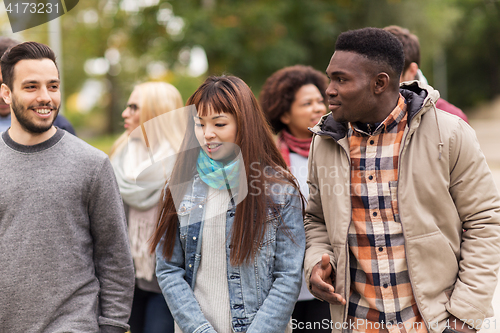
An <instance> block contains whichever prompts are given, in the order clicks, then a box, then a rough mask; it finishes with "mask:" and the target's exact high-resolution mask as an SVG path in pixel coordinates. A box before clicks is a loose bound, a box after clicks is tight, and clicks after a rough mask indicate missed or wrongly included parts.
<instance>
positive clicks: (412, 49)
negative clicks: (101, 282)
mask: <svg viewBox="0 0 500 333" xmlns="http://www.w3.org/2000/svg"><path fill="white" fill-rule="evenodd" d="M384 30H385V31H389V32H390V33H391V34H393V35H394V36H396V38H397V39H399V41H400V42H401V44H403V50H404V53H405V66H404V68H403V73H404V72H406V70H407V69H408V67H410V64H411V63H412V62H414V63H416V64H417V65H418V66H419V67H420V43H419V41H418V37H417V36H415V35H414V34H412V33H411V32H410V30H408V29H405V28H402V27H400V26H397V25H390V26H388V27H385V28H384Z"/></svg>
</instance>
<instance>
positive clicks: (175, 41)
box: [63, 0, 500, 132]
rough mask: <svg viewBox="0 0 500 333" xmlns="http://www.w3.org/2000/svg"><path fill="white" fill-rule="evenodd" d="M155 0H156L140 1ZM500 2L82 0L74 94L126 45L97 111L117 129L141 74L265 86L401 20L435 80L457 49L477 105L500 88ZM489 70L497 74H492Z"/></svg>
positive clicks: (456, 59) (75, 32)
mask: <svg viewBox="0 0 500 333" xmlns="http://www.w3.org/2000/svg"><path fill="white" fill-rule="evenodd" d="M146 2H147V3H149V4H153V5H144V6H142V7H141V5H140V3H146ZM127 3H128V5H131V3H132V4H133V3H136V5H135V6H136V8H135V10H134V8H132V9H130V8H128V9H127V8H126V7H127V6H126V4H127ZM498 6H499V4H498V1H494V0H484V1H479V0H460V1H457V0H420V1H413V0H251V1H249V0H170V1H167V0H158V1H154V0H148V1H146V0H134V1H130V0H128V1H127V0H87V1H85V2H82V1H80V4H79V5H78V6H77V8H75V10H73V11H72V12H70V13H69V14H67V15H64V17H63V25H64V36H65V37H64V42H63V46H64V54H65V57H66V58H67V59H66V60H65V62H64V64H65V68H64V72H65V77H66V95H67V96H70V95H72V94H75V93H76V92H78V91H79V90H80V89H81V87H82V84H83V82H84V80H86V79H87V78H88V77H89V74H88V73H86V72H85V71H84V69H83V67H84V66H83V64H84V63H85V61H86V60H87V59H89V58H99V57H105V55H106V54H107V51H109V50H110V49H113V50H117V51H118V52H119V54H120V61H119V62H118V63H116V64H113V65H111V66H110V70H109V71H108V73H107V74H105V75H100V76H99V75H97V77H98V79H100V80H103V81H104V82H106V87H108V88H107V92H106V94H105V97H104V98H103V99H102V100H101V103H99V104H98V105H97V106H96V107H95V109H96V111H94V113H93V114H94V115H96V116H95V117H96V119H101V118H102V114H106V115H107V116H106V117H105V118H104V119H101V120H102V122H107V123H108V124H109V126H107V127H106V130H107V131H108V132H111V131H117V130H118V129H119V119H120V116H119V115H120V113H121V111H122V109H123V107H124V105H125V102H126V99H127V97H128V95H129V93H130V91H131V89H132V87H133V85H134V84H135V83H137V82H140V81H145V80H151V79H156V80H166V81H168V82H171V83H173V84H174V85H176V86H177V87H178V88H179V90H180V91H181V94H182V96H183V97H184V99H187V97H188V96H189V95H191V93H192V92H193V91H194V89H196V87H197V86H198V85H199V84H200V83H201V81H202V80H203V78H204V76H205V75H220V74H224V73H229V74H233V75H237V76H239V77H241V78H242V79H243V80H245V81H246V82H247V83H248V84H249V85H250V86H251V88H252V89H253V90H254V92H255V93H256V94H258V92H259V90H260V87H261V86H262V85H263V83H264V81H265V80H266V78H267V77H268V76H269V75H271V74H272V73H273V72H274V71H276V70H278V69H280V68H282V67H285V66H290V65H295V64H307V65H311V66H313V67H315V68H316V69H318V70H320V71H323V70H324V69H325V68H326V67H327V65H328V62H329V59H330V57H331V55H332V53H333V52H334V45H335V40H336V37H337V36H338V34H339V33H340V32H342V31H346V30H349V29H356V28H361V27H366V26H375V27H384V26H387V25H391V24H397V25H400V26H403V27H406V28H408V29H410V30H411V31H412V32H413V33H415V34H416V35H418V36H419V38H420V42H421V48H422V63H421V67H422V69H423V70H424V72H425V73H426V75H427V76H428V78H429V79H430V83H431V84H432V83H433V68H432V64H433V61H432V59H433V58H434V56H435V54H437V53H439V52H443V51H446V52H448V60H449V62H448V65H449V70H448V71H449V73H450V77H451V78H452V80H451V82H450V89H449V94H450V96H452V98H451V100H452V102H456V101H460V103H464V105H469V104H470V103H472V102H473V101H477V100H480V99H482V98H486V97H489V96H491V94H493V93H498V87H499V85H498V84H496V86H495V87H497V88H491V87H493V86H492V84H494V83H495V82H497V83H498V59H499V57H498V53H499V45H498V42H495V43H492V42H491V40H490V42H489V43H488V39H487V38H486V36H488V35H490V36H492V35H494V36H495V38H497V39H496V41H499V40H500V37H498V33H499V31H500V29H499V21H500V20H498ZM95 15H97V20H95V19H93V18H92V17H93V16H95ZM495 15H496V16H495ZM477 36H482V37H481V39H477ZM460 42H462V43H463V42H466V43H464V45H459V44H460ZM485 44H489V45H485ZM197 46H199V47H202V48H203V49H204V51H205V53H206V56H207V59H208V71H207V72H206V73H205V74H204V75H202V76H201V77H195V78H193V77H190V76H189V75H188V72H189V70H188V67H189V62H190V61H191V60H190V50H192V49H193V48H194V47H197ZM485 53H490V54H485ZM478 57H479V58H478ZM479 59H480V61H478V60H479ZM162 68H163V69H165V70H162ZM460 68H461V69H466V68H467V69H468V70H469V68H470V71H474V72H475V73H474V75H472V74H471V76H470V77H471V78H474V80H477V81H481V82H482V83H481V85H479V83H476V84H478V85H477V86H478V87H482V89H481V90H482V91H481V92H471V91H467V92H466V91H465V90H466V89H469V88H466V87H469V86H470V85H469V86H467V85H465V84H463V85H460V86H458V85H457V83H459V82H461V80H459V76H457V73H458V72H460V71H461V70H460ZM494 70H496V73H497V74H495V71H494ZM485 71H487V72H486V73H487V75H490V78H489V79H488V80H485V79H483V78H484V77H485V74H484V73H485ZM462 74H464V73H463V72H462ZM469 74H470V73H467V75H464V77H469ZM495 78H496V79H495ZM495 80H497V81H495ZM462 81H464V80H462ZM495 89H497V90H496V91H495ZM486 91H488V93H486ZM460 103H459V106H461V105H460ZM100 117H101V118H100Z"/></svg>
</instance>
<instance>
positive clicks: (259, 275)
mask: <svg viewBox="0 0 500 333" xmlns="http://www.w3.org/2000/svg"><path fill="white" fill-rule="evenodd" d="M269 190H270V193H271V198H272V199H273V200H274V202H275V203H276V204H277V205H278V212H273V213H270V212H269V213H268V217H267V221H266V225H267V226H266V231H265V235H264V239H263V241H262V243H261V245H260V248H259V250H258V253H257V254H256V255H255V258H254V259H253V260H252V262H251V263H249V264H243V265H241V266H233V265H231V262H230V259H229V255H230V244H231V239H230V238H231V228H232V225H233V221H234V216H235V208H236V207H235V206H234V204H233V203H231V202H230V203H229V205H228V209H227V212H226V239H227V241H226V258H227V282H228V287H229V298H230V299H229V303H230V308H231V325H232V328H233V331H234V332H248V333H251V332H265V333H271V332H276V333H283V332H284V331H285V328H286V326H287V324H288V322H289V321H290V316H291V314H292V311H293V308H294V305H295V302H296V301H297V297H298V295H299V291H300V286H301V278H302V276H301V272H302V264H303V258H304V251H305V233H304V225H303V219H302V210H301V201H300V197H299V194H298V191H297V190H296V189H294V188H293V187H292V186H290V185H282V184H273V186H270V187H269ZM207 193H208V186H207V185H206V184H205V183H203V181H202V180H201V179H200V178H199V177H198V175H196V176H195V177H194V180H193V181H192V183H191V184H190V185H189V186H188V189H187V190H186V194H185V195H184V197H183V199H182V200H181V201H180V203H178V204H177V205H176V207H177V215H178V219H179V225H180V228H177V237H176V240H175V245H174V251H173V255H172V258H171V259H170V260H169V261H167V260H166V259H165V257H163V255H162V250H163V249H162V246H161V243H160V244H159V245H158V247H157V248H156V257H157V266H156V275H157V277H158V283H159V285H160V288H161V289H162V292H163V295H164V296H165V299H166V300H167V303H168V307H169V309H170V311H171V312H172V315H173V317H174V318H175V320H176V322H177V324H178V325H179V327H180V328H181V329H182V331H183V332H185V333H188V332H189V333H191V332H196V333H199V332H215V330H214V328H213V327H212V326H211V325H210V323H209V322H208V321H207V319H206V318H205V317H204V315H203V313H202V311H201V309H200V306H199V305H198V302H197V301H196V299H195V296H194V293H193V290H194V286H195V282H196V272H197V270H198V267H199V265H200V261H201V259H202V258H201V241H202V235H203V223H204V218H203V217H204V215H205V200H206V197H207ZM269 211H271V210H269ZM283 224H284V225H285V226H286V227H285V228H283V227H282V225H283ZM292 239H293V240H292Z"/></svg>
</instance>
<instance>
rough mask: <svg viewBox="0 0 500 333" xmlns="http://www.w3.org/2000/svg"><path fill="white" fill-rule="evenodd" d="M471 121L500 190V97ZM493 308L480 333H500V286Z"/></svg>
mask: <svg viewBox="0 0 500 333" xmlns="http://www.w3.org/2000/svg"><path fill="white" fill-rule="evenodd" d="M469 121H470V124H471V126H472V128H474V130H475V131H476V135H477V138H478V140H479V144H480V145H481V150H482V151H483V153H484V155H485V156H486V160H487V162H488V166H489V167H490V170H491V172H492V173H493V178H494V180H495V184H496V186H497V188H498V189H499V190H500V97H498V98H497V99H496V100H495V101H493V102H492V103H489V104H488V105H484V106H483V107H480V108H479V109H478V110H476V112H474V113H473V114H472V115H471V116H470V119H469ZM493 308H494V310H495V315H494V317H492V318H488V319H487V321H486V322H485V324H487V323H488V320H489V324H490V328H489V329H482V330H481V331H480V333H500V284H499V285H497V288H496V291H495V293H494V295H493Z"/></svg>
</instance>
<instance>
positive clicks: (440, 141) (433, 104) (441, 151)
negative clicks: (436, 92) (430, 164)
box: [430, 99, 444, 160]
mask: <svg viewBox="0 0 500 333" xmlns="http://www.w3.org/2000/svg"><path fill="white" fill-rule="evenodd" d="M430 101H431V104H432V106H433V108H434V116H435V117H436V126H437V130H438V135H439V143H438V151H439V160H441V155H442V153H443V146H444V143H443V138H442V137H441V130H440V128H439V121H438V115H437V108H436V104H435V103H434V101H433V100H432V99H431V100H430Z"/></svg>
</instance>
